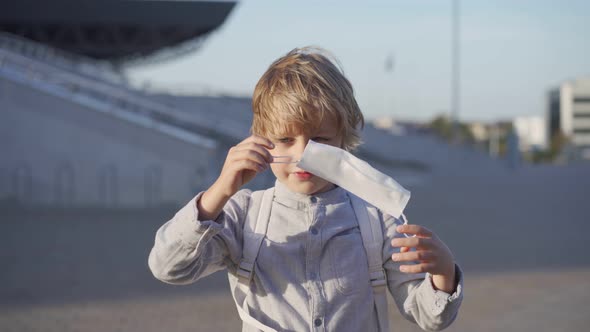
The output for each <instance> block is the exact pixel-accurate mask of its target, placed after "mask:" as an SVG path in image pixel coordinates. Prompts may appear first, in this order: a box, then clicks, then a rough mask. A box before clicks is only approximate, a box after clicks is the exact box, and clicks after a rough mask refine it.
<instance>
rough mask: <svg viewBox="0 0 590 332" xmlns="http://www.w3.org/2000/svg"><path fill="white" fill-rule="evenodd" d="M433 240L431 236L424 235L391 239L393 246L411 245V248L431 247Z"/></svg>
mask: <svg viewBox="0 0 590 332" xmlns="http://www.w3.org/2000/svg"><path fill="white" fill-rule="evenodd" d="M431 244H432V240H431V239H429V238H422V237H407V238H401V237H398V238H394V239H393V240H391V246H392V247H409V248H418V249H424V248H430V246H431Z"/></svg>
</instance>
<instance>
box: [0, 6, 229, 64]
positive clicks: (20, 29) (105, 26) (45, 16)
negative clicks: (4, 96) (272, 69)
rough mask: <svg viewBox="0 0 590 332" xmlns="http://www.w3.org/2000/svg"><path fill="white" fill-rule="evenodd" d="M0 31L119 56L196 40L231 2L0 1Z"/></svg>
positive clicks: (96, 55)
mask: <svg viewBox="0 0 590 332" xmlns="http://www.w3.org/2000/svg"><path fill="white" fill-rule="evenodd" d="M0 6H1V8H2V9H1V10H0V31H4V32H8V33H11V34H14V35H18V36H21V37H25V38H28V39H31V40H34V41H37V42H41V43H44V44H47V45H50V46H53V47H55V48H59V49H62V50H66V51H68V52H71V53H75V54H79V55H84V56H87V57H91V58H95V59H100V60H111V61H121V60H127V59H137V58H142V57H146V56H150V55H153V54H154V53H156V52H158V51H161V50H162V49H165V48H170V47H175V46H179V45H181V44H186V43H198V42H199V41H200V40H202V37H204V36H205V35H207V34H208V33H209V32H211V31H213V30H215V29H216V28H218V27H219V26H220V25H221V24H222V23H223V22H224V21H225V19H226V18H227V16H228V15H229V13H230V12H231V10H232V9H233V7H234V6H235V2H234V1H166V0H100V1H96V0H52V1H46V0H19V1H11V0H0Z"/></svg>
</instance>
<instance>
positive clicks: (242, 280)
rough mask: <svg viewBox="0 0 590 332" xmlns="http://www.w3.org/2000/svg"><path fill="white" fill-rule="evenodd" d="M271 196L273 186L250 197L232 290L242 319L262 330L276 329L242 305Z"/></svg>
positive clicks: (268, 217)
mask: <svg viewBox="0 0 590 332" xmlns="http://www.w3.org/2000/svg"><path fill="white" fill-rule="evenodd" d="M273 197H274V188H270V189H267V190H265V191H255V192H253V193H252V195H251V197H250V206H249V207H248V215H247V216H246V220H245V221H244V233H243V235H244V239H243V246H242V259H241V260H240V263H239V265H238V268H237V270H236V276H237V282H236V287H237V288H238V289H237V290H234V291H233V292H232V293H233V297H234V301H235V302H236V308H237V309H238V314H239V315H240V318H241V319H242V321H243V322H244V323H246V324H248V325H250V326H252V327H255V328H257V329H259V330H261V331H264V332H277V331H276V330H274V329H272V328H270V327H268V326H266V325H264V324H262V323H261V322H259V321H258V320H257V319H256V318H254V317H252V316H251V315H250V314H249V313H248V312H247V311H246V310H245V309H244V308H243V307H242V306H243V304H244V301H245V300H246V296H247V295H248V294H249V292H250V283H251V282H252V276H253V275H254V267H255V265H256V258H257V257H258V252H259V251H260V246H261V245H262V240H264V237H265V236H266V231H267V229H268V222H269V219H270V211H271V209H272V201H273ZM238 297H239V298H238Z"/></svg>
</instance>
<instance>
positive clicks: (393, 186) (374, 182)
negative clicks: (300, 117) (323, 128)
mask: <svg viewBox="0 0 590 332" xmlns="http://www.w3.org/2000/svg"><path fill="white" fill-rule="evenodd" d="M297 167H300V168H302V169H304V170H306V171H308V172H310V173H312V174H314V175H316V176H319V177H321V178H323V179H325V180H326V181H329V182H331V183H333V184H335V185H338V186H340V187H342V188H343V189H345V190H347V191H349V192H351V193H353V194H355V195H356V196H358V197H360V198H362V199H363V200H365V201H367V202H369V203H371V204H373V205H374V206H376V207H377V208H379V209H380V210H381V211H383V212H385V213H387V214H389V215H391V216H393V217H395V218H398V219H399V218H400V216H401V215H402V213H403V211H404V208H405V207H406V205H407V204H408V201H409V200H410V192H409V191H408V190H406V189H405V188H404V187H402V186H401V185H400V184H399V183H397V182H396V181H395V180H394V179H392V178H391V177H389V176H387V175H385V174H383V173H381V172H379V171H378V170H376V169H375V168H373V167H372V166H371V165H369V164H368V163H367V162H365V161H363V160H361V159H359V158H357V157H355V156H354V155H352V154H351V153H349V152H347V151H345V150H342V149H339V148H337V147H334V146H331V145H326V144H321V143H316V142H314V141H312V140H310V141H309V143H308V144H307V146H306V147H305V150H304V151H303V156H301V159H300V160H299V162H298V163H297Z"/></svg>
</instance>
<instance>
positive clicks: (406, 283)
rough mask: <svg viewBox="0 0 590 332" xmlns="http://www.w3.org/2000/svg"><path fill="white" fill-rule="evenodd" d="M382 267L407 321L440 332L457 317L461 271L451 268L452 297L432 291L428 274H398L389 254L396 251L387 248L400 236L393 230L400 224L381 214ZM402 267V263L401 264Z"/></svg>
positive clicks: (461, 285) (461, 292) (461, 288)
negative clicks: (452, 278)
mask: <svg viewBox="0 0 590 332" xmlns="http://www.w3.org/2000/svg"><path fill="white" fill-rule="evenodd" d="M383 221H384V222H383V235H384V243H383V262H384V264H383V266H384V268H385V272H386V275H387V285H388V288H389V292H390V293H391V295H392V297H393V299H394V301H395V303H396V305H397V307H398V309H399V311H400V313H401V314H402V315H403V316H404V317H405V318H406V319H408V320H409V321H412V322H414V323H416V324H418V325H419V326H420V327H421V328H422V329H424V330H428V331H440V330H442V329H444V328H446V327H447V326H449V325H450V324H451V323H452V322H453V321H454V320H455V318H456V317H457V313H458V311H459V307H460V306H461V302H462V300H463V272H462V270H461V268H460V267H459V266H458V265H455V272H456V273H455V276H456V277H455V278H456V280H457V287H456V290H455V292H454V293H453V294H448V293H445V292H443V291H440V290H436V289H434V286H433V284H432V277H431V275H430V274H428V273H426V274H424V273H419V274H408V273H403V272H400V270H399V267H400V265H402V262H394V261H393V260H392V259H391V255H392V254H393V253H394V252H399V248H394V247H392V246H391V240H393V239H394V238H397V237H404V235H403V234H400V233H397V231H396V230H395V228H396V227H397V226H398V225H401V224H403V222H402V221H401V220H399V219H396V218H394V217H392V216H389V215H387V214H383ZM403 264H405V263H403Z"/></svg>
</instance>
